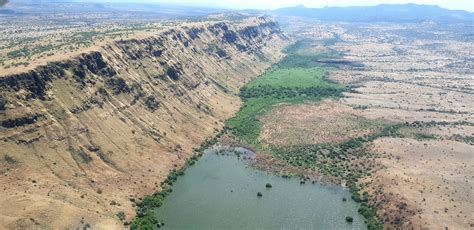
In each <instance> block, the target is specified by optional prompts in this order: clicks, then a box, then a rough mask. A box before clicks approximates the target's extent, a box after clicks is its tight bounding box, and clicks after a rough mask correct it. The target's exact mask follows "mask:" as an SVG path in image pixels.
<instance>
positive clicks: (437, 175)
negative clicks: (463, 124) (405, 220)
mask: <svg viewBox="0 0 474 230" xmlns="http://www.w3.org/2000/svg"><path fill="white" fill-rule="evenodd" d="M373 151H375V152H376V153H379V154H380V155H382V156H384V157H382V158H380V159H378V161H380V163H382V164H383V165H385V166H386V168H385V169H382V170H379V171H378V172H377V173H376V174H375V175H374V176H372V177H371V183H370V184H371V185H370V187H372V188H375V190H377V191H382V192H383V193H388V194H395V195H396V196H399V197H401V198H403V199H404V200H406V202H407V204H408V207H411V208H413V209H416V210H419V211H418V212H417V213H416V214H415V215H414V216H413V217H412V218H411V220H410V221H411V222H412V223H411V225H412V226H413V227H415V228H429V229H444V228H445V227H448V228H449V229H468V228H470V227H472V225H471V224H472V223H473V220H474V219H473V217H474V216H473V213H474V200H473V199H472V198H473V175H474V157H473V156H472V154H473V153H474V146H472V145H469V144H466V143H461V142H456V141H449V140H440V141H438V140H431V141H421V142H420V141H416V140H413V139H399V138H384V139H380V140H377V141H375V142H374V144H373ZM387 203H390V202H387ZM385 205H386V204H384V203H382V204H381V206H382V207H384V206H385Z"/></svg>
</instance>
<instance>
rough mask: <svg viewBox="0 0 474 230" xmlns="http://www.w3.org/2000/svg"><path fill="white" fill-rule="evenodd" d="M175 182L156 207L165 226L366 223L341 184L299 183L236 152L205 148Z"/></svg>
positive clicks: (358, 226)
mask: <svg viewBox="0 0 474 230" xmlns="http://www.w3.org/2000/svg"><path fill="white" fill-rule="evenodd" d="M266 183H270V184H271V185H272V188H266V186H265V185H266ZM172 188H173V192H172V193H171V194H170V195H169V196H168V197H166V199H165V200H164V203H163V205H162V206H161V207H160V208H159V209H158V210H157V215H158V218H159V220H162V221H163V222H164V223H165V225H164V227H161V229H366V226H365V224H364V219H363V217H362V216H360V215H359V214H358V212H357V209H358V204H357V203H355V202H354V201H352V200H351V199H350V193H349V192H348V191H346V190H344V189H342V188H341V187H339V186H332V185H322V184H319V183H316V184H312V183H308V182H307V183H306V184H302V185H300V181H299V179H297V178H290V179H288V178H282V177H278V176H275V175H271V174H268V173H265V172H262V171H258V170H255V169H253V168H251V167H249V166H248V162H246V161H244V160H241V159H239V158H237V156H235V155H234V154H229V155H217V154H215V153H209V152H208V153H206V154H205V155H204V156H203V157H202V158H201V159H200V160H199V161H198V162H197V163H196V165H194V166H192V167H190V168H189V169H187V170H186V174H185V175H184V176H182V177H180V178H179V179H178V181H177V182H176V183H175V184H174V185H173V187H172ZM258 192H261V193H262V194H263V196H262V197H257V193H258ZM343 198H347V201H342V199H343ZM346 216H351V217H353V218H354V222H352V223H348V222H346Z"/></svg>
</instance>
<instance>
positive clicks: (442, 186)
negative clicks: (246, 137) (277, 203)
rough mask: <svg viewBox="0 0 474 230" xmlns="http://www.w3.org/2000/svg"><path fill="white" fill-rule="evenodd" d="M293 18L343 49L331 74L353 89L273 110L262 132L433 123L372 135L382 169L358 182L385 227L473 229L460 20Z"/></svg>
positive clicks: (276, 139)
mask: <svg viewBox="0 0 474 230" xmlns="http://www.w3.org/2000/svg"><path fill="white" fill-rule="evenodd" d="M293 23H296V26H293V27H292V29H293V30H295V31H294V32H295V33H297V34H299V35H301V36H300V38H313V39H321V40H324V41H328V40H329V41H330V42H325V43H326V45H325V46H326V47H327V44H330V45H329V46H328V47H329V48H330V49H334V50H336V51H340V52H342V53H343V54H344V60H347V61H348V62H349V64H347V65H342V66H340V67H339V68H338V69H332V70H331V71H330V75H329V78H330V79H331V80H333V81H336V82H340V83H345V84H349V85H352V86H355V87H353V89H352V90H351V91H349V92H347V93H345V94H344V97H343V98H342V99H341V100H340V101H339V102H332V104H327V102H324V103H321V104H319V105H317V104H308V105H296V106H283V107H282V108H277V109H275V110H274V111H272V112H271V113H270V114H268V115H267V116H264V117H263V118H262V121H263V123H264V124H263V132H262V135H261V138H262V139H263V140H265V141H268V142H271V143H278V144H291V143H313V142H314V143H318V142H325V141H340V140H342V139H344V137H343V136H344V135H343V134H344V133H346V135H347V137H351V136H357V135H358V134H364V133H366V132H367V130H360V129H358V126H357V125H354V124H357V122H358V121H361V120H362V121H363V120H385V121H387V122H395V123H405V122H409V123H413V122H420V123H432V124H434V125H429V126H421V127H418V128H416V127H411V128H410V127H409V128H404V129H402V130H400V132H401V135H402V136H404V138H381V139H377V140H376V141H374V142H373V143H372V144H371V145H370V146H371V148H370V149H371V150H372V152H373V153H375V154H376V155H377V156H378V158H377V160H376V161H377V164H381V165H383V169H380V170H379V171H378V172H376V173H375V174H373V175H372V176H369V177H367V178H366V179H365V180H364V181H362V182H360V184H361V185H362V186H363V187H364V188H365V191H368V192H369V193H370V195H371V199H370V201H369V202H370V203H371V204H373V205H375V207H376V208H377V210H378V215H379V216H380V217H381V218H382V220H383V221H384V222H385V226H386V227H389V226H401V228H403V229H411V228H414V229H445V228H446V229H472V228H473V227H474V215H473V213H474V209H473V208H472V207H474V204H473V202H472V201H473V200H474V190H473V183H474V181H473V179H474V177H473V175H474V147H473V144H474V141H473V139H474V72H473V67H474V62H473V60H472V57H473V56H474V50H473V49H472V44H473V41H472V38H469V37H468V36H467V35H465V31H466V30H468V28H467V27H468V25H462V24H461V25H459V24H456V25H449V26H447V25H436V24H430V23H426V24H383V25H382V24H380V25H378V24H353V25H350V24H337V23H335V24H330V23H324V24H323V23H317V22H315V23H314V24H313V25H309V24H308V23H307V22H293ZM328 32H329V33H328ZM331 34H332V38H331ZM331 39H332V40H331ZM320 46H324V45H320ZM313 49H314V50H321V49H322V48H321V47H317V46H315V47H313ZM337 103H341V104H337ZM328 105H331V106H330V107H328ZM347 107H351V108H353V109H354V111H351V110H348V109H347ZM283 108H284V109H283ZM341 108H344V109H342V110H341ZM322 123H324V124H322ZM326 123H329V124H326ZM352 130H356V131H355V132H353V131H352ZM282 137H285V138H287V139H288V140H289V141H288V142H285V141H284V140H282ZM302 139H303V140H302Z"/></svg>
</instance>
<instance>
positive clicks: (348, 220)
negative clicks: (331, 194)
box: [346, 216, 354, 223]
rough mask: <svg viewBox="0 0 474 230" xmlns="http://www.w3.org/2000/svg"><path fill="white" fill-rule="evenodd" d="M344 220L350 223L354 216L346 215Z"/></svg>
mask: <svg viewBox="0 0 474 230" xmlns="http://www.w3.org/2000/svg"><path fill="white" fill-rule="evenodd" d="M346 221H347V222H349V223H352V222H353V221H354V218H352V217H350V216H346Z"/></svg>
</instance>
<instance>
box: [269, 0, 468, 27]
mask: <svg viewBox="0 0 474 230" xmlns="http://www.w3.org/2000/svg"><path fill="white" fill-rule="evenodd" d="M271 13H272V14H275V15H280V16H300V17H309V18H315V19H319V20H322V21H349V22H422V21H436V22H457V21H472V22H473V23H474V13H471V12H468V11H464V10H448V9H444V8H441V7H439V6H434V5H417V4H380V5H377V6H351V7H324V8H306V7H305V6H303V5H299V6H295V7H288V8H281V9H277V10H274V11H272V12H271Z"/></svg>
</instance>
